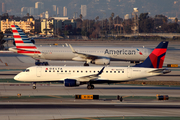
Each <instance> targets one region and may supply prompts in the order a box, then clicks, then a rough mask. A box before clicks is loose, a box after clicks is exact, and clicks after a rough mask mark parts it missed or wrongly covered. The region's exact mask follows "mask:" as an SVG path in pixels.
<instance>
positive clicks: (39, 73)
mask: <svg viewBox="0 0 180 120" xmlns="http://www.w3.org/2000/svg"><path fill="white" fill-rule="evenodd" d="M41 69H42V67H37V68H36V75H37V77H41Z"/></svg>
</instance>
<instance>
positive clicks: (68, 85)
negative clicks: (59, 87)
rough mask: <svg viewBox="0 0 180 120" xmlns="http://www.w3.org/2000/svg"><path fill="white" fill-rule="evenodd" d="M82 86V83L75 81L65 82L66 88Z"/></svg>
mask: <svg viewBox="0 0 180 120" xmlns="http://www.w3.org/2000/svg"><path fill="white" fill-rule="evenodd" d="M79 85H80V81H77V80H74V79H65V80H64V86H65V87H76V86H79Z"/></svg>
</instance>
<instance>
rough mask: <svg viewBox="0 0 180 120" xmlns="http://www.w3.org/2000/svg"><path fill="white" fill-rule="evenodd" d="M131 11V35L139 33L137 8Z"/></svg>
mask: <svg viewBox="0 0 180 120" xmlns="http://www.w3.org/2000/svg"><path fill="white" fill-rule="evenodd" d="M133 9H134V11H133V12H132V27H131V30H132V31H133V33H139V17H138V13H139V10H138V8H133Z"/></svg>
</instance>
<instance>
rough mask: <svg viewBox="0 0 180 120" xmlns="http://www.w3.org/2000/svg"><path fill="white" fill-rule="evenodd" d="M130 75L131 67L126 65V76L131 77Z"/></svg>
mask: <svg viewBox="0 0 180 120" xmlns="http://www.w3.org/2000/svg"><path fill="white" fill-rule="evenodd" d="M131 75H132V68H130V67H128V68H127V77H128V78H131Z"/></svg>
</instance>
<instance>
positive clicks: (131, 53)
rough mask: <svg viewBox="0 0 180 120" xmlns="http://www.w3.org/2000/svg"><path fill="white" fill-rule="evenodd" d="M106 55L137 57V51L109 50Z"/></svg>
mask: <svg viewBox="0 0 180 120" xmlns="http://www.w3.org/2000/svg"><path fill="white" fill-rule="evenodd" d="M104 54H112V55H135V54H136V51H135V50H124V49H122V50H108V49H106V51H105V52H104Z"/></svg>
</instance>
